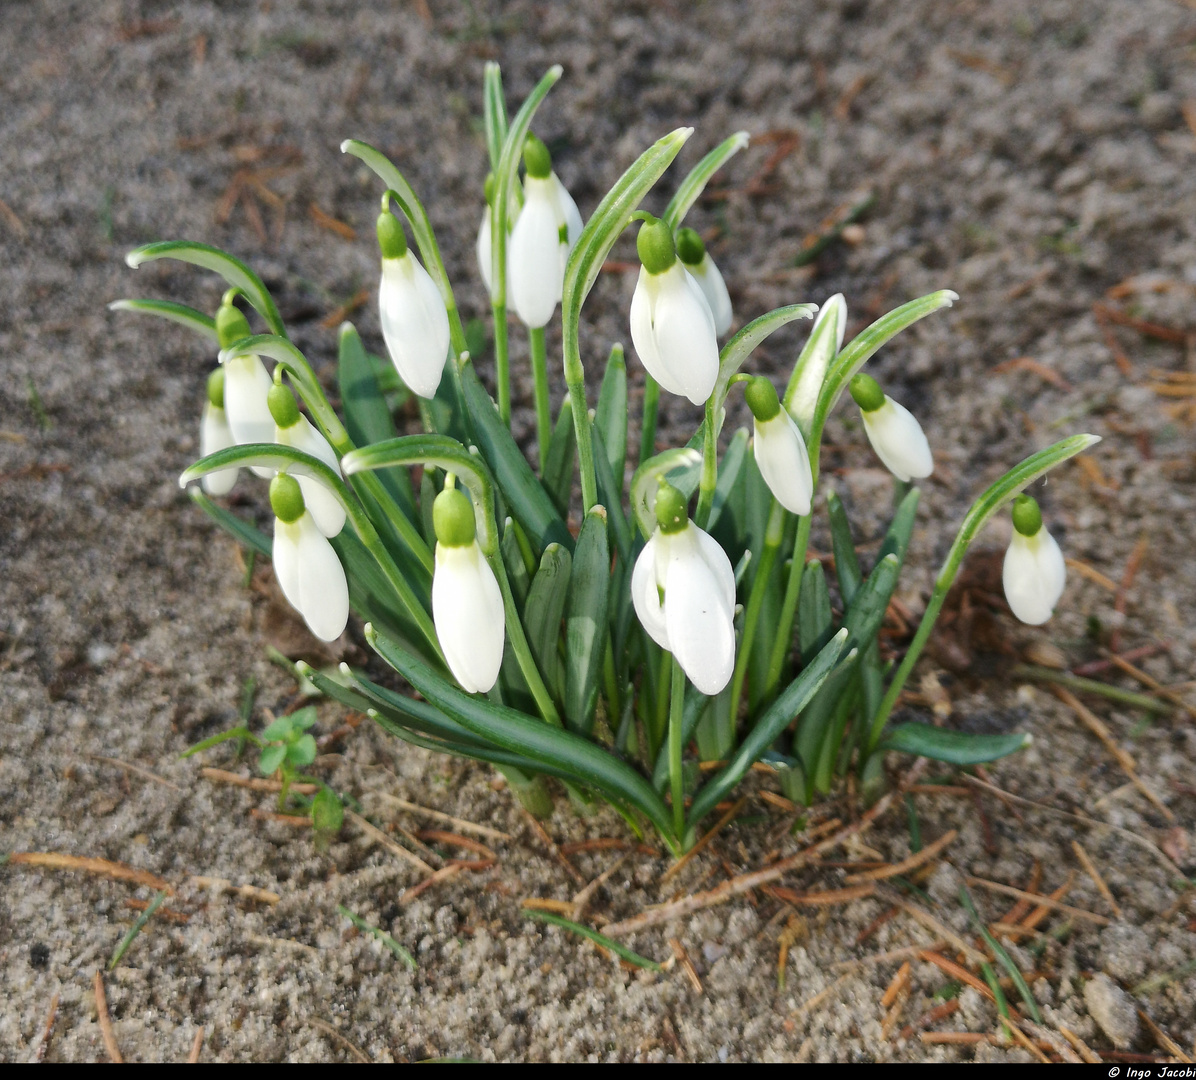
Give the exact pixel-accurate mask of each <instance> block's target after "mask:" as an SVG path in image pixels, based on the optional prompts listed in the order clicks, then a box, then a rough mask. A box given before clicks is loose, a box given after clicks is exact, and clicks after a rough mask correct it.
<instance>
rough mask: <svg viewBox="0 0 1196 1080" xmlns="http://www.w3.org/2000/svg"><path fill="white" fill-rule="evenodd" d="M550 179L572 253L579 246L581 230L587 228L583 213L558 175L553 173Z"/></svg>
mask: <svg viewBox="0 0 1196 1080" xmlns="http://www.w3.org/2000/svg"><path fill="white" fill-rule="evenodd" d="M548 179H549V180H550V181H551V182H552V186H553V194H554V195H555V196H556V204H557V207H558V209H559V210H560V212H561V216H562V217H563V218H564V221H565V228H566V235H567V236H568V238H569V250H570V251H572V250H573V248H574V247H576V246H577V238H578V237H579V236H581V230H582V229H583V228H585V223H584V222H583V221H582V220H581V211H580V210H578V209H577V203H575V202H574V201H573V196H572V195H570V194H569V192H568V191H566V190H565V185H564V184H562V183H561V181H560V178H559V177H558V176H557V174H556V173H552V174H551V175H550V176H549V177H548Z"/></svg>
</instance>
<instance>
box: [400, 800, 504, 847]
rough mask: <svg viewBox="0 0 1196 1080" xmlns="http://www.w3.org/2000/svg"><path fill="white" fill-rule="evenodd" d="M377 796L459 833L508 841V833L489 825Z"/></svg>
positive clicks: (411, 803)
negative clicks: (443, 824)
mask: <svg viewBox="0 0 1196 1080" xmlns="http://www.w3.org/2000/svg"><path fill="white" fill-rule="evenodd" d="M378 794H379V795H380V796H381V797H382V798H383V799H385V800H386V801H387V802H389V803H394V804H395V806H398V807H400V808H401V809H403V810H409V811H410V812H411V813H413V814H423V816H424V817H429V818H432V819H433V820H434V821H443V822H446V823H447V824H449V825H451V826H452V827H453V828H454V829H459V830H460V831H461V832H473V833H477V834H478V835H479V836H488V837H490V838H491V839H492V840H510V839H511V835H510V833H505V832H501V831H499V830H498V829H492V828H490V826H489V825H476V824H474V823H473V822H472V821H465V820H464V819H463V818H458V817H453V816H452V814H445V813H443V812H442V811H440V810H432V809H430V808H428V807H426V806H419V805H418V804H417V803H413V802H408V801H407V800H406V799H400V798H399V797H398V796H397V795H391V794H390V792H388V791H379V792H378Z"/></svg>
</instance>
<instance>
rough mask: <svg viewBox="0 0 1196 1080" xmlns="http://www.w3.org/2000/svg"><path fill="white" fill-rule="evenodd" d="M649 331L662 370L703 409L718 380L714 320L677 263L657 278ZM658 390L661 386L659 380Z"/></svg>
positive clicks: (694, 282) (686, 274)
mask: <svg viewBox="0 0 1196 1080" xmlns="http://www.w3.org/2000/svg"><path fill="white" fill-rule="evenodd" d="M657 282H658V284H659V290H658V292H657V296H656V303H655V305H654V307H653V311H652V331H653V334H654V336H655V338H656V348H657V350H658V351H659V353H660V360H661V364H662V366H663V368H664V369H665V370H667V371H668V372H669V375H670V380H671V381H672V382H673V383H674V384H679V385H680V386H681V387H682V388H683V391H682V392H683V393H684V395H685V396H686V397H687V398H689V400H690V401H692V402H693V403H694V404H695V405H704V404H705V403H706V399H707V398H708V397H710V394H711V392H712V391H713V390H714V383H715V380H716V379H717V378H718V341H717V340H716V335H715V332H714V316H713V315H712V314H711V312H710V305H709V304H707V303H706V298H705V297H704V296H703V295H702V289H701V286H700V285H698V283H697V282H696V281H694V279H693V277H692V276H691V275H690V274H689V272H688V271H687V270H686V269H685V268H684V267H683V266H682V265H681V261H680V260H677V261H676V262H675V263H673V265H672V266H671V267H669V269H668V270H666V271H665V272H664V273H663V274H659V275H657ZM660 384H661V386H664V385H665V383H664V381H663V380H660Z"/></svg>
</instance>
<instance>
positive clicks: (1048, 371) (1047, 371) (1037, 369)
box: [993, 356, 1074, 391]
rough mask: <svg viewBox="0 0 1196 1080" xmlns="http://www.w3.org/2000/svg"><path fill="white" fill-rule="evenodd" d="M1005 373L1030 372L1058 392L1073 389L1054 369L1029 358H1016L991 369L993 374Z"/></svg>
mask: <svg viewBox="0 0 1196 1080" xmlns="http://www.w3.org/2000/svg"><path fill="white" fill-rule="evenodd" d="M1006 371H1030V372H1033V373H1034V374H1035V375H1037V376H1038V377H1039V378H1040V379H1042V380H1043V381H1044V382H1049V383H1050V384H1051V385H1052V386H1055V387H1058V388H1059V389H1060V390H1064V391H1067V390H1073V389H1074V387H1073V386H1072V385H1071V383H1069V382H1068V381H1067V380H1066V379H1065V378H1064V377H1063V376H1062V375H1060V374H1059V372H1057V371H1056V370H1055V369H1054V368H1050V367H1047V365H1046V364H1044V363H1042V361H1040V360H1034V359H1033V358H1031V357H1029V356H1018V357H1015V358H1014V359H1013V360H1005V361H1003V362H1002V363H1000V364H998V365H997V366H996V367H995V368H993V373H994V374H1002V373H1004V372H1006Z"/></svg>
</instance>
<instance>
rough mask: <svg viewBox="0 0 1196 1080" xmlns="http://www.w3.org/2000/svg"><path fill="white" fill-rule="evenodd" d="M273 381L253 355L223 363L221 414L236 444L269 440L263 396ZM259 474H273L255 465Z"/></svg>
mask: <svg viewBox="0 0 1196 1080" xmlns="http://www.w3.org/2000/svg"><path fill="white" fill-rule="evenodd" d="M273 385H274V382H273V380H272V379H271V378H270V376H269V375H268V374H267V373H266V367H265V365H264V364H263V363H262V362H261V360H260V359H259V358H258V357H256V356H237V357H234V358H233V359H231V360H227V361H225V364H224V413H225V416H227V417H228V426H229V428H230V429H231V430H232V433H233V438H234V439H236V440H237V445H238V446H243V445H244V444H245V443H272V442H273V441H274V417H273V416H271V415H270V406H269V405H268V404H267V403H266V396H267V395H268V394H269V393H270V387H272V386H273ZM253 471H254V472H255V473H256V474H257V475H258V476H263V477H269V476H273V475H274V472H273V470H272V469H267V468H264V467H262V466H260V465H255V466H254V467H253Z"/></svg>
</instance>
